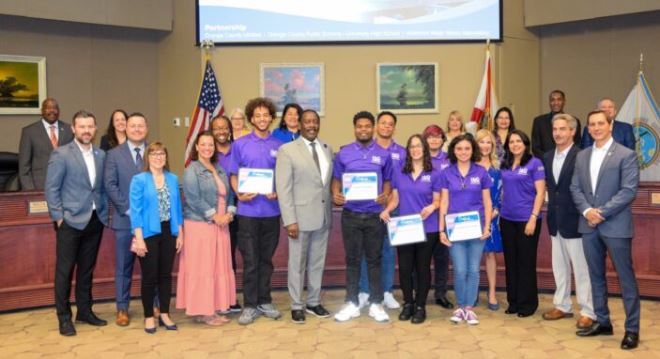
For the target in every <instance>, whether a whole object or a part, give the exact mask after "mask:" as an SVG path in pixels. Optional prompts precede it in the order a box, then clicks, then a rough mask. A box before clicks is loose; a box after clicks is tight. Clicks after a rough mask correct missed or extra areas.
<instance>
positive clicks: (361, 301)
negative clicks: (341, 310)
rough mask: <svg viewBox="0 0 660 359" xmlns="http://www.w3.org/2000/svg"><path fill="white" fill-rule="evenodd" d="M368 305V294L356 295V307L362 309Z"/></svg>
mask: <svg viewBox="0 0 660 359" xmlns="http://www.w3.org/2000/svg"><path fill="white" fill-rule="evenodd" d="M367 304H369V293H364V292H360V294H358V307H360V309H362V308H364V307H366V306H367Z"/></svg>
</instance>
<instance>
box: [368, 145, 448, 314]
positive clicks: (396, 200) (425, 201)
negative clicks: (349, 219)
mask: <svg viewBox="0 0 660 359" xmlns="http://www.w3.org/2000/svg"><path fill="white" fill-rule="evenodd" d="M394 172H395V173H393V175H392V195H391V196H390V200H389V202H388V204H387V207H386V208H385V209H384V210H383V212H381V214H380V218H381V219H382V220H383V221H385V222H388V221H389V220H390V213H391V212H392V211H393V210H394V209H395V208H397V207H399V215H401V216H407V215H411V214H419V215H420V216H421V217H422V219H423V220H424V232H425V233H426V241H425V242H421V243H413V244H407V245H402V246H399V247H397V253H398V255H399V281H400V282H401V290H402V291H403V299H404V302H405V303H404V304H403V309H402V310H401V314H400V315H399V320H411V322H412V323H413V324H420V323H423V322H424V320H426V297H427V295H428V293H429V287H430V285H431V256H432V255H433V250H434V248H435V246H436V243H438V208H439V207H440V171H435V170H433V166H432V165H431V155H430V154H429V147H428V144H427V143H426V142H425V141H424V139H423V138H422V136H421V135H412V136H411V137H410V138H409V139H408V144H407V145H406V162H405V165H404V166H403V169H402V170H399V171H394ZM413 272H414V273H415V277H416V278H417V281H416V282H417V283H416V286H415V288H414V291H415V294H416V297H415V298H414V299H413V280H412V277H413ZM411 318H412V319H411Z"/></svg>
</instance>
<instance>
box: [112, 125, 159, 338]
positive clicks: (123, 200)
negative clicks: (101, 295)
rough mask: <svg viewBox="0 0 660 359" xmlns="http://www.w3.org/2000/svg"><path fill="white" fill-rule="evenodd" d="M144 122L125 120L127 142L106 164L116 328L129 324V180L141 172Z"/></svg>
mask: <svg viewBox="0 0 660 359" xmlns="http://www.w3.org/2000/svg"><path fill="white" fill-rule="evenodd" d="M147 132H148V128H147V119H146V118H145V117H144V115H142V114H140V113H133V114H131V115H129V116H128V119H126V139H127V141H126V142H124V143H123V144H121V145H119V146H117V147H115V148H113V149H112V150H110V151H108V157H107V159H106V161H105V177H104V183H105V190H106V192H108V197H109V198H110V201H111V202H112V206H113V208H114V212H113V214H112V222H111V224H110V227H111V228H112V229H113V230H114V232H115V297H116V301H117V318H116V321H115V322H116V324H117V325H119V326H122V327H123V326H127V325H128V324H129V323H130V317H129V315H128V304H129V302H130V299H131V278H132V276H133V264H134V263H135V253H133V252H131V241H132V240H133V235H132V234H131V219H130V217H129V213H130V212H129V211H130V209H129V205H128V194H129V188H130V185H131V179H132V178H133V176H134V175H136V174H138V173H140V172H142V171H143V168H142V167H143V163H144V162H143V160H144V150H145V146H146V143H145V139H146V138H147Z"/></svg>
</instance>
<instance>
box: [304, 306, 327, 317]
mask: <svg viewBox="0 0 660 359" xmlns="http://www.w3.org/2000/svg"><path fill="white" fill-rule="evenodd" d="M305 311H306V312H307V313H309V314H312V315H315V316H317V317H319V318H327V317H329V316H330V312H328V311H327V310H326V309H325V308H323V306H322V305H321V304H319V305H316V306H313V307H310V306H309V305H308V306H306V307H305Z"/></svg>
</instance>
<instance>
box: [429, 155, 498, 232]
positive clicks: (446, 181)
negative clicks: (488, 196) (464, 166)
mask: <svg viewBox="0 0 660 359" xmlns="http://www.w3.org/2000/svg"><path fill="white" fill-rule="evenodd" d="M491 184H492V181H491V179H490V176H489V175H488V171H486V169H485V168H483V167H481V166H480V165H478V164H476V163H471V164H470V169H469V170H468V173H467V175H466V176H465V177H463V175H461V172H460V171H459V170H458V164H453V165H450V166H449V167H447V169H446V170H444V171H442V175H441V176H440V187H441V188H442V189H447V190H448V191H449V208H448V209H447V214H452V213H461V212H468V211H479V216H481V221H482V222H483V221H484V198H483V194H482V191H483V190H484V189H490V186H491Z"/></svg>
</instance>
